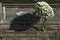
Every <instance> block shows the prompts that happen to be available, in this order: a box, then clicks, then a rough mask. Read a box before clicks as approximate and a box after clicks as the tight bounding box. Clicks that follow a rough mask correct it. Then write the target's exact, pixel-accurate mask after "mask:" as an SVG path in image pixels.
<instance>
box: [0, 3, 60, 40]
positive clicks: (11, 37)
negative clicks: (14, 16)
mask: <svg viewBox="0 0 60 40" xmlns="http://www.w3.org/2000/svg"><path fill="white" fill-rule="evenodd" d="M54 12H55V17H53V18H49V19H47V21H46V26H45V32H44V31H40V30H36V29H34V28H32V27H31V28H29V29H27V30H26V31H14V30H9V28H10V23H9V22H8V21H4V20H3V21H4V23H3V21H2V19H3V11H2V4H1V3H0V15H1V22H0V40H60V15H59V14H60V9H59V8H58V7H57V8H54ZM41 21H42V20H41ZM41 23H42V22H41ZM41 23H37V24H35V25H34V26H35V27H37V28H39V29H41Z"/></svg>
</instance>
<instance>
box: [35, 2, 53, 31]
mask: <svg viewBox="0 0 60 40" xmlns="http://www.w3.org/2000/svg"><path fill="white" fill-rule="evenodd" d="M34 6H35V12H34V15H35V16H39V17H42V18H43V19H44V21H43V24H42V27H43V31H44V29H45V27H44V25H45V21H46V19H47V18H49V17H53V16H54V11H53V8H52V7H51V6H50V5H49V4H48V3H46V2H44V1H42V2H37V3H35V5H34Z"/></svg>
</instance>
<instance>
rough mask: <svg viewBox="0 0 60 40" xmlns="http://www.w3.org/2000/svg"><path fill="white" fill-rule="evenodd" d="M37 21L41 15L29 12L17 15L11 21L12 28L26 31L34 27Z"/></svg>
mask: <svg viewBox="0 0 60 40" xmlns="http://www.w3.org/2000/svg"><path fill="white" fill-rule="evenodd" d="M37 21H39V17H36V16H33V15H32V14H29V13H27V14H24V15H21V16H17V17H16V18H14V19H13V20H12V21H11V23H10V30H15V31H25V30H27V29H29V28H31V27H33V25H34V24H36V23H37Z"/></svg>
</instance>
